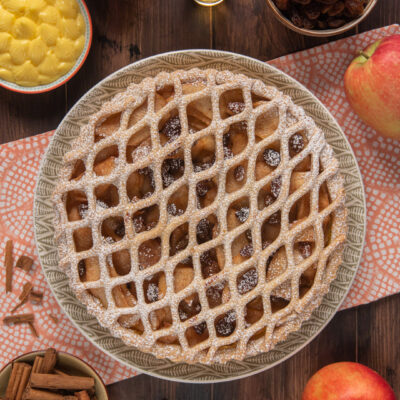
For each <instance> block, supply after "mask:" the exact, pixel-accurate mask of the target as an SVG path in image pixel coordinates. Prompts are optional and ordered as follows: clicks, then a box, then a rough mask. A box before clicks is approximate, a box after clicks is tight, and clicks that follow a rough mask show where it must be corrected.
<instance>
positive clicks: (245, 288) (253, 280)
mask: <svg viewBox="0 0 400 400" xmlns="http://www.w3.org/2000/svg"><path fill="white" fill-rule="evenodd" d="M257 283H258V274H257V270H256V269H255V268H252V269H249V270H248V271H246V272H245V273H244V274H243V275H242V276H241V277H240V278H239V279H238V283H237V287H238V292H239V293H240V294H245V293H247V292H250V291H251V290H253V289H254V288H255V287H256V286H257Z"/></svg>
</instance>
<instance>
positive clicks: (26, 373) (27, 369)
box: [15, 363, 32, 400]
mask: <svg viewBox="0 0 400 400" xmlns="http://www.w3.org/2000/svg"><path fill="white" fill-rule="evenodd" d="M31 370H32V367H31V366H30V365H29V364H25V363H24V365H23V370H22V377H21V381H20V383H19V387H18V391H17V395H16V396H15V400H22V395H23V393H24V390H25V388H26V387H27V385H28V381H29V377H30V375H31Z"/></svg>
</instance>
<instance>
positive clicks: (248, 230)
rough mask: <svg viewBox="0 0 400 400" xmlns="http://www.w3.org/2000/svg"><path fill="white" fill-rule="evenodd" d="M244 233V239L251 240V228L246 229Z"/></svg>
mask: <svg viewBox="0 0 400 400" xmlns="http://www.w3.org/2000/svg"><path fill="white" fill-rule="evenodd" d="M245 235H246V239H247V240H248V241H249V242H251V240H252V238H251V230H250V229H247V231H246V232H245Z"/></svg>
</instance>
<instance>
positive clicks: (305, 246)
mask: <svg viewBox="0 0 400 400" xmlns="http://www.w3.org/2000/svg"><path fill="white" fill-rule="evenodd" d="M298 246H299V251H300V254H301V255H302V257H303V258H308V257H310V256H311V252H312V249H311V243H310V242H299V243H298Z"/></svg>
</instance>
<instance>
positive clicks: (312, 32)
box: [266, 0, 378, 37]
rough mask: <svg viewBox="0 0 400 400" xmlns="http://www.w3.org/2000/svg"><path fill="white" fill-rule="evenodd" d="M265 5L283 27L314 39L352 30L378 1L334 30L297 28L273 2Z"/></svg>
mask: <svg viewBox="0 0 400 400" xmlns="http://www.w3.org/2000/svg"><path fill="white" fill-rule="evenodd" d="M266 1H267V4H268V5H269V6H270V7H271V10H272V11H273V13H274V15H275V17H276V18H277V19H278V20H279V21H280V22H282V23H283V24H284V25H285V26H287V27H288V28H289V29H291V30H292V31H295V32H297V33H300V34H302V35H306V36H316V37H328V36H335V35H339V34H340V33H343V32H346V31H348V30H349V29H351V28H354V27H355V26H356V25H358V24H359V23H360V22H361V21H362V20H364V19H365V18H366V17H367V15H368V14H369V13H370V12H371V11H372V9H373V8H374V7H375V5H376V3H377V2H378V0H370V2H369V3H368V5H367V6H366V7H365V10H364V13H363V14H362V15H361V16H360V17H358V18H356V19H354V20H353V21H350V22H348V23H347V24H345V25H343V26H341V27H339V28H336V29H304V28H299V27H298V26H296V25H295V24H293V22H292V21H290V20H289V19H288V18H286V17H285V16H284V15H283V14H282V12H281V11H280V10H279V8H278V7H277V6H276V5H275V3H274V1H273V0H266Z"/></svg>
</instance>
